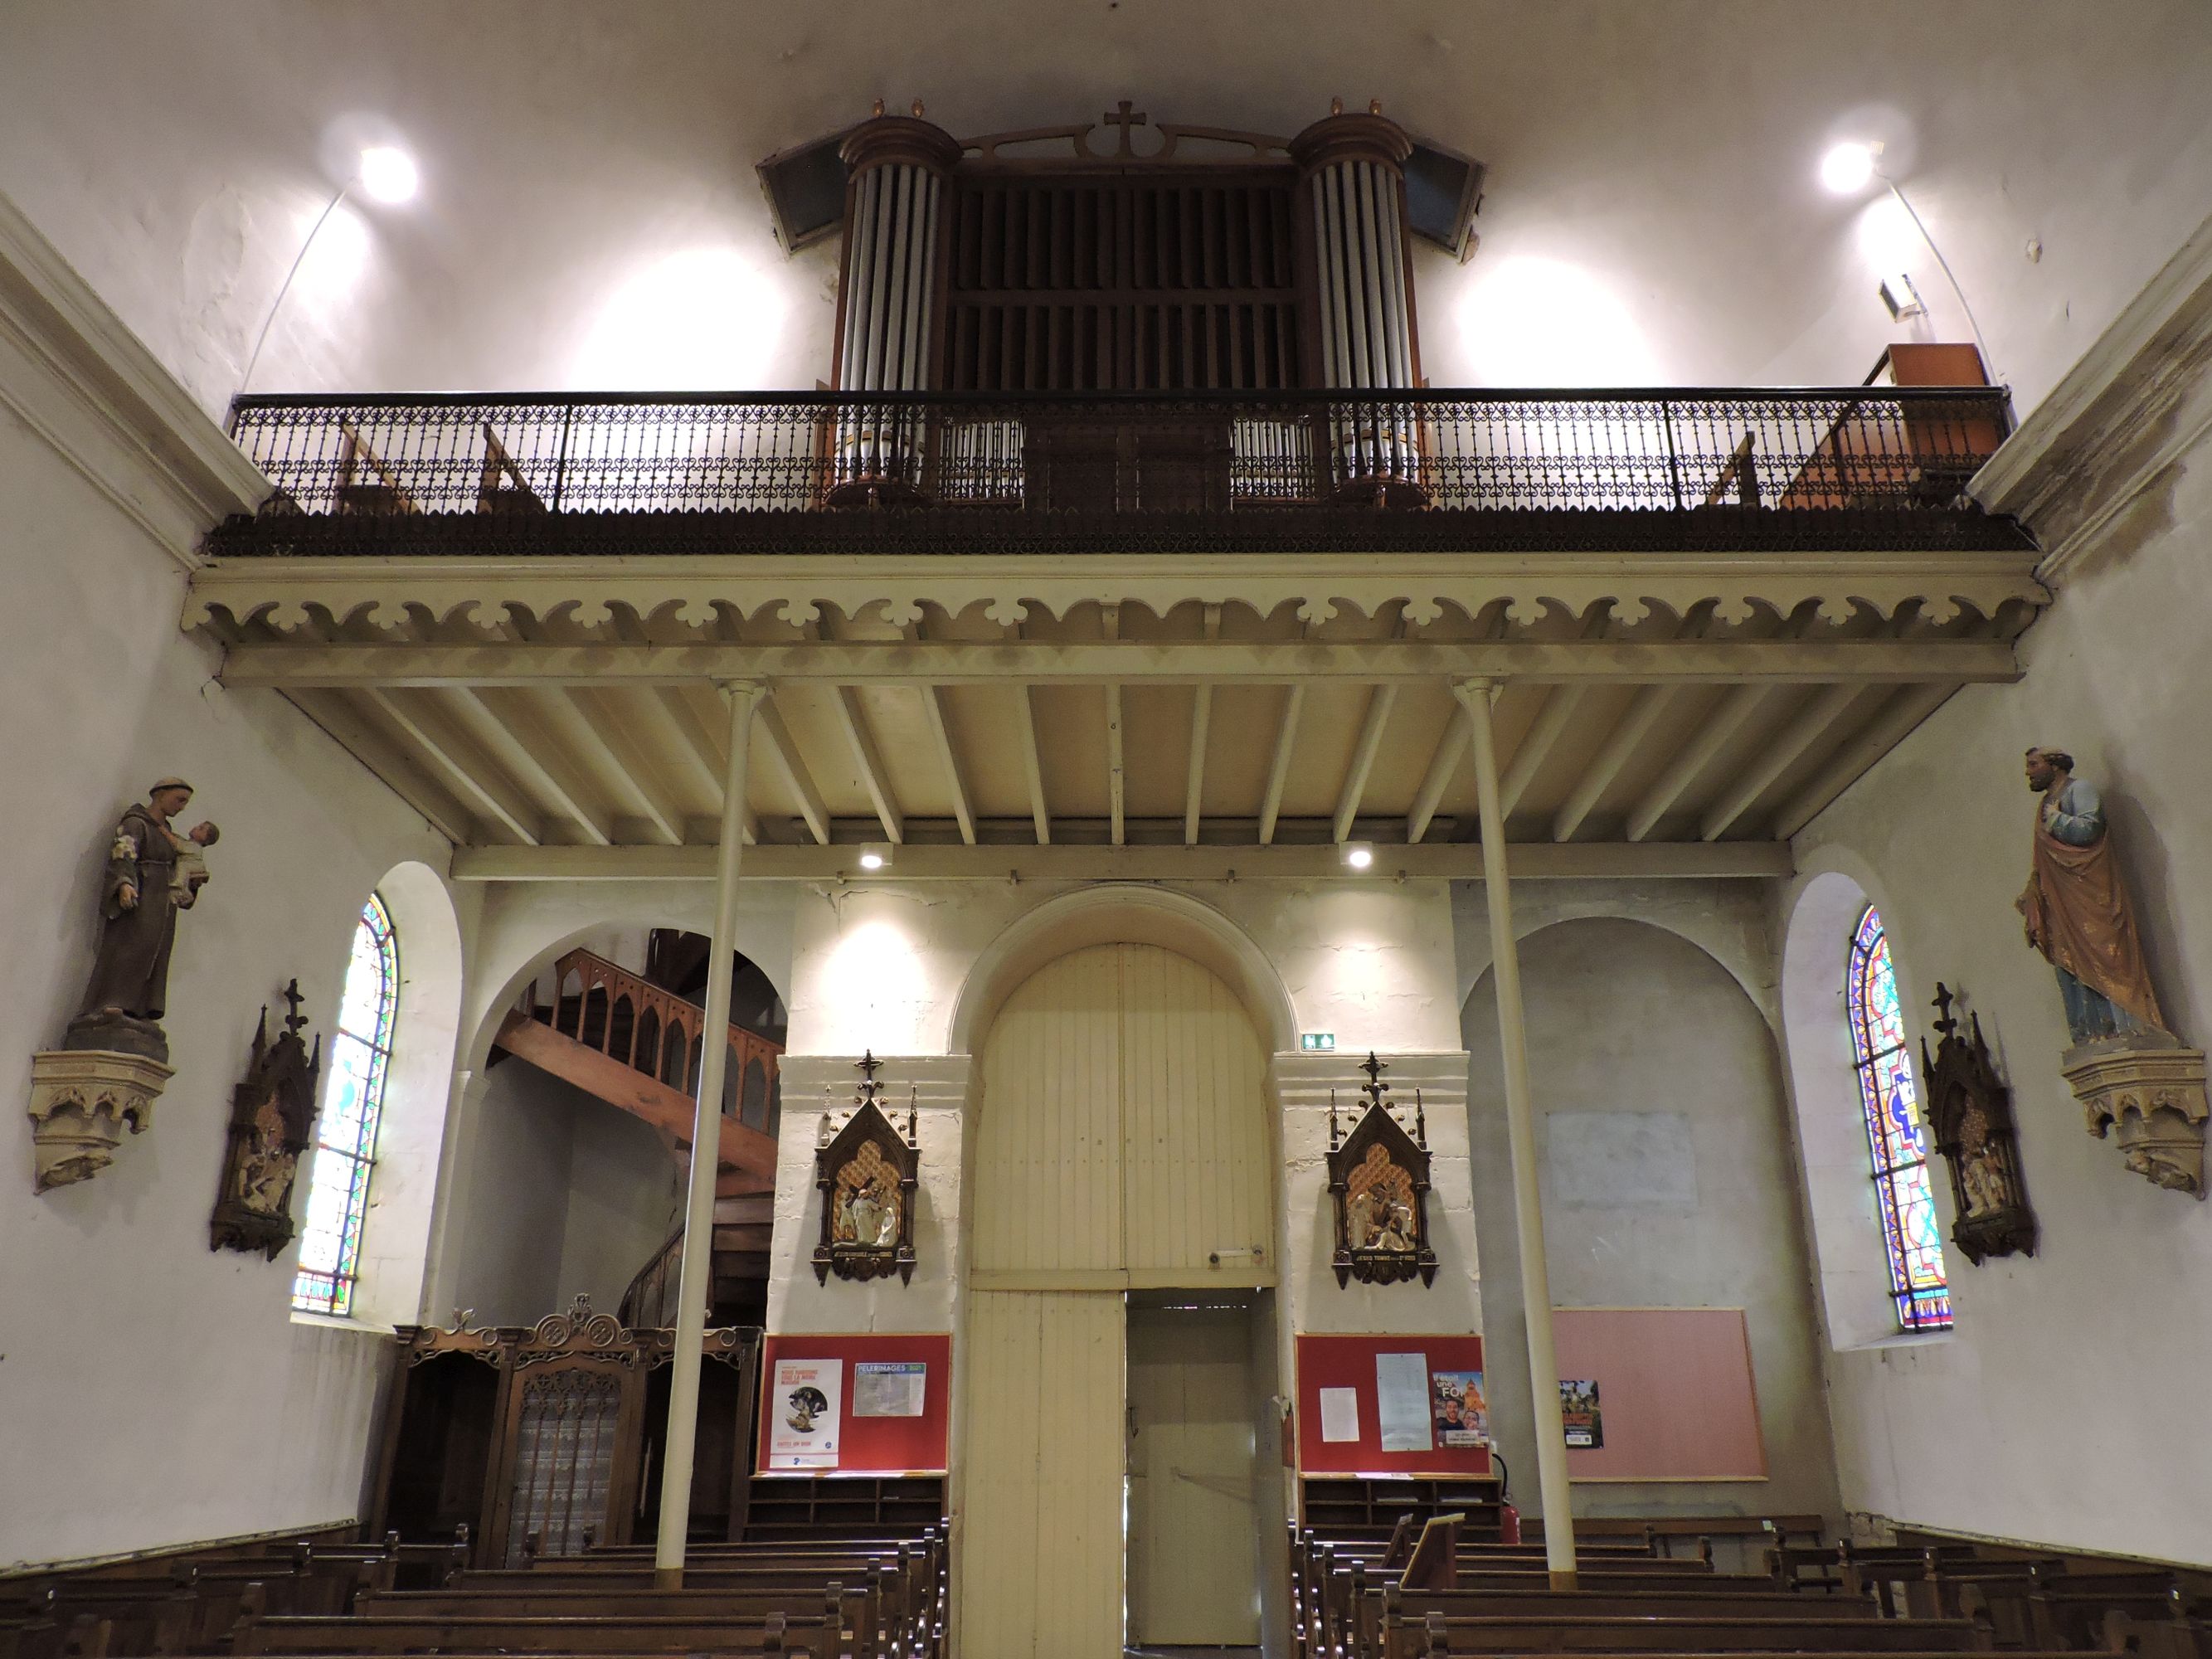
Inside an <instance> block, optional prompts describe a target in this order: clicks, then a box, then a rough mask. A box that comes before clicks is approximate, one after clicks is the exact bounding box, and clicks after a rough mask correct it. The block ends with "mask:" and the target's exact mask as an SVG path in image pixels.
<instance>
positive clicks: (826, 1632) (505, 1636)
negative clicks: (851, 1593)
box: [233, 1613, 873, 1659]
mask: <svg viewBox="0 0 2212 1659" xmlns="http://www.w3.org/2000/svg"><path fill="white" fill-rule="evenodd" d="M845 1628H846V1626H845V1625H844V1622H843V1615H842V1613H818V1614H814V1615H811V1616H804V1615H802V1616H799V1617H795V1618H794V1617H792V1616H790V1615H787V1614H784V1613H769V1614H768V1615H766V1616H765V1617H764V1618H761V1619H756V1620H744V1619H692V1618H680V1617H679V1618H657V1617H630V1618H617V1619H590V1618H577V1619H475V1618H457V1619H430V1620H408V1619H274V1618H272V1619H264V1620H258V1621H255V1622H253V1623H251V1624H249V1625H247V1626H246V1628H245V1629H243V1630H241V1631H240V1632H239V1637H238V1641H237V1644H236V1645H235V1647H234V1649H233V1651H234V1653H237V1654H240V1655H252V1654H287V1655H291V1654H298V1655H308V1654H347V1653H350V1654H410V1653H428V1652H438V1653H442V1654H447V1655H453V1654H472V1655H489V1654H496V1653H511V1654H512V1653H527V1654H533V1655H538V1654H561V1655H574V1656H583V1655H600V1654H640V1655H642V1654H671V1653H681V1654H714V1655H726V1654H755V1653H760V1654H791V1655H797V1654H802V1653H803V1654H805V1655H807V1656H809V1659H841V1656H844V1659H866V1656H867V1655H869V1654H870V1653H872V1651H873V1648H872V1644H869V1645H867V1646H862V1645H860V1640H861V1638H854V1639H853V1640H850V1641H848V1639H847V1638H846V1636H845V1634H844V1631H845Z"/></svg>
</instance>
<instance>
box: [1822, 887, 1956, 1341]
mask: <svg viewBox="0 0 2212 1659" xmlns="http://www.w3.org/2000/svg"><path fill="white" fill-rule="evenodd" d="M1844 1000H1846V1002H1847V1003H1848V1004H1849V1005H1850V1022H1851V1051H1852V1059H1853V1060H1854V1061H1855V1062H1856V1063H1857V1070H1858V1079H1859V1104H1860V1105H1861V1107H1862V1108H1863V1109H1864V1110H1865V1113H1866V1132H1867V1151H1868V1154H1869V1157H1870V1158H1871V1159H1872V1160H1873V1169H1874V1191H1875V1213H1876V1214H1877V1215H1878V1216H1879V1217H1880V1218H1881V1234H1882V1243H1883V1245H1884V1246H1885V1247H1886V1248H1887V1249H1888V1251H1889V1284H1890V1292H1891V1300H1892V1301H1893V1302H1894V1303H1895V1304H1896V1307H1897V1322H1898V1324H1899V1326H1901V1327H1902V1328H1904V1329H1905V1330H1908V1331H1941V1330H1948V1329H1949V1328H1950V1325H1951V1288H1950V1283H1949V1281H1948V1279H1945V1277H1944V1275H1943V1239H1942V1234H1941V1232H1940V1231H1938V1229H1937V1226H1936V1200H1935V1196H1934V1194H1931V1193H1930V1192H1929V1188H1928V1136H1927V1131H1926V1128H1925V1127H1924V1126H1923V1124H1922V1123H1921V1121H1920V1101H1919V1097H1918V1096H1917V1094H1916V1093H1915V1092H1914V1091H1913V1086H1912V1068H1911V1065H1910V1064H1909V1063H1908V1061H1907V1059H1906V1056H1905V1016H1904V1013H1903V1012H1902V1011H1901V1010H1900V1009H1899V1007H1898V1004H1897V974H1896V971H1895V970H1894V969H1893V968H1892V967H1891V966H1890V961H1889V935H1888V934H1887V933H1886V932H1885V931H1884V930H1883V928H1882V925H1881V912H1879V911H1877V910H1876V909H1875V908H1874V907H1873V906H1872V905H1870V904H1869V906H1867V909H1866V914H1865V915H1863V916H1861V917H1860V918H1859V925H1858V931H1857V933H1854V934H1853V935H1852V936H1851V965H1850V975H1849V977H1848V978H1847V979H1846V980H1845V981H1844Z"/></svg>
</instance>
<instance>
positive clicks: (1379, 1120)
mask: <svg viewBox="0 0 2212 1659" xmlns="http://www.w3.org/2000/svg"><path fill="white" fill-rule="evenodd" d="M1359 1069H1360V1070H1361V1071H1363V1072H1364V1073H1367V1081H1366V1082H1364V1083H1363V1084H1361V1085H1359V1091H1360V1093H1361V1094H1363V1095H1364V1096H1365V1097H1366V1104H1365V1106H1364V1108H1363V1109H1362V1110H1361V1112H1360V1114H1359V1121H1358V1122H1356V1123H1354V1124H1353V1125H1352V1133H1350V1134H1348V1135H1346V1136H1344V1137H1343V1138H1342V1139H1339V1138H1338V1135H1337V1122H1336V1097H1335V1096H1334V1094H1332V1095H1331V1096H1330V1097H1329V1103H1328V1194H1329V1204H1330V1208H1331V1209H1332V1210H1333V1211H1334V1215H1335V1220H1336V1253H1335V1255H1334V1258H1333V1260H1332V1262H1331V1265H1332V1266H1334V1267H1335V1269H1336V1282H1337V1284H1338V1285H1347V1284H1349V1283H1351V1281H1352V1280H1353V1279H1358V1280H1359V1281H1360V1282H1361V1283H1363V1284H1368V1285H1395V1284H1397V1283H1398V1282H1400V1281H1401V1280H1404V1279H1412V1278H1413V1276H1414V1275H1415V1274H1417V1273H1418V1274H1419V1276H1420V1280H1421V1283H1422V1284H1424V1285H1433V1284H1435V1283H1436V1281H1437V1253H1436V1251H1435V1250H1434V1249H1431V1248H1430V1245H1429V1126H1428V1115H1427V1112H1426V1110H1425V1109H1424V1108H1423V1106H1422V1105H1421V1103H1420V1094H1419V1091H1418V1090H1417V1091H1414V1097H1413V1102H1414V1103H1413V1131H1412V1133H1407V1129H1406V1126H1405V1125H1404V1124H1402V1123H1401V1122H1400V1121H1398V1115H1397V1112H1396V1111H1395V1109H1393V1108H1392V1106H1391V1104H1390V1102H1389V1093H1390V1085H1389V1084H1387V1083H1385V1082H1383V1073H1385V1072H1387V1071H1388V1070H1389V1069H1390V1068H1389V1064H1388V1063H1387V1062H1385V1061H1383V1060H1377V1059H1376V1057H1375V1056H1374V1055H1373V1054H1369V1055H1368V1056H1367V1063H1366V1064H1365V1065H1364V1066H1361V1067H1360V1068H1359Z"/></svg>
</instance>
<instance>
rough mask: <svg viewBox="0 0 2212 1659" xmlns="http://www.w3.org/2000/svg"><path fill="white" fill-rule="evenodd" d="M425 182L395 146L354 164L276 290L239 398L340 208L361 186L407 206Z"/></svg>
mask: <svg viewBox="0 0 2212 1659" xmlns="http://www.w3.org/2000/svg"><path fill="white" fill-rule="evenodd" d="M355 185H360V186H361V188H362V194H364V195H366V196H367V197H369V199H370V200H372V201H376V202H381V203H383V204H385V205H386V206H387V207H397V206H398V205H399V204H401V203H403V202H410V201H412V200H414V198H415V192H416V190H417V189H418V188H420V187H421V185H422V174H421V173H418V172H417V171H416V167H415V159H414V157H412V156H411V155H408V153H407V152H406V151H405V150H404V149H398V147H396V146H395V145H392V144H372V145H370V146H369V147H368V149H364V150H362V153H361V159H360V160H359V161H356V163H355V164H354V170H353V172H352V173H350V174H349V175H348V177H347V179H346V181H345V182H344V183H343V184H342V185H339V186H338V190H337V195H335V196H333V197H331V199H330V201H329V203H328V204H327V205H325V207H324V209H323V210H322V212H321V213H319V215H317V216H316V218H315V222H314V224H313V226H311V227H310V228H309V229H308V231H307V240H306V241H304V242H302V243H301V244H300V251H299V252H298V253H296V254H295V255H294V256H293V258H292V268H291V270H288V271H286V272H285V273H284V280H283V283H281V284H280V285H279V286H278V288H277V289H276V298H275V299H274V300H271V301H270V302H269V314H268V315H267V316H266V317H264V318H263V319H261V332H260V333H258V334H257V335H255V336H254V337H253V350H252V355H251V356H248V357H247V358H246V373H245V374H242V375H240V377H239V381H238V391H237V392H236V394H235V395H236V396H238V397H240V398H243V397H244V396H245V395H246V387H248V386H252V384H253V370H254V367H255V365H257V364H258V363H259V362H260V361H261V348H262V347H264V346H265V345H267V344H268V343H269V331H270V327H271V326H272V325H274V324H275V323H276V313H277V312H278V311H280V310H282V309H283V305H284V296H285V295H288V294H289V293H290V292H291V291H292V279H293V278H294V277H295V276H298V275H299V274H300V267H301V265H303V264H306V263H307V250H308V249H309V248H311V247H313V246H314V245H315V238H316V237H318V236H319V235H321V234H323V227H324V226H325V225H326V224H328V223H330V222H331V215H332V214H333V213H336V212H337V210H338V204H339V203H341V202H343V201H344V200H345V198H346V197H348V196H349V195H351V194H352V193H353V188H354V186H355Z"/></svg>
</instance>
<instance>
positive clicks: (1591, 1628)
mask: <svg viewBox="0 0 2212 1659" xmlns="http://www.w3.org/2000/svg"><path fill="white" fill-rule="evenodd" d="M1986 1645H1987V1632H1984V1630H1983V1629H1982V1628H1981V1627H1980V1626H1977V1625H1974V1624H1972V1623H1969V1622H1968V1621H1966V1620H1960V1619H1857V1620H1826V1619H1807V1618H1797V1619H1640V1618H1633V1617H1630V1618H1602V1619H1600V1618H1588V1617H1583V1618H1559V1617H1556V1616H1553V1617H1544V1618H1521V1619H1507V1618H1495V1617H1490V1616H1486V1615H1480V1614H1465V1615H1461V1614H1446V1613H1427V1614H1425V1615H1424V1616H1423V1617H1422V1618H1420V1619H1407V1618H1404V1617H1403V1616H1401V1615H1395V1614H1394V1613H1392V1612H1391V1610H1390V1609H1389V1608H1388V1607H1386V1608H1385V1610H1384V1615H1383V1629H1382V1632H1381V1641H1380V1644H1379V1646H1378V1653H1379V1655H1380V1656H1381V1659H1426V1656H1444V1655H1450V1654H1540V1653H1571V1654H1576V1655H1577V1656H1582V1655H1594V1654H1606V1655H1615V1654H1619V1655H1626V1654H1632V1653H1633V1654H1714V1653H1760V1654H1778V1653H1819V1654H1851V1655H1864V1656H1872V1655H1891V1654H1942V1653H1971V1652H1975V1651H1978V1650H1982V1649H1984V1648H1985V1647H1986Z"/></svg>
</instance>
